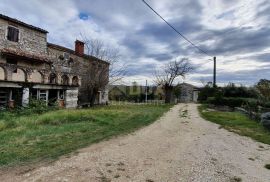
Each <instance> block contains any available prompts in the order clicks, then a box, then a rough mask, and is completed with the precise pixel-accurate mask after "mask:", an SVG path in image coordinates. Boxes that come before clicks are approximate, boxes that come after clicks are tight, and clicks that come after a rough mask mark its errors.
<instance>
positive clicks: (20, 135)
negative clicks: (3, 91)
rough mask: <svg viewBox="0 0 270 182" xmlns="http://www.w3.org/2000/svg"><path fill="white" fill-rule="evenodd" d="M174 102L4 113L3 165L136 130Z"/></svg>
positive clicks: (0, 125) (0, 123) (0, 135)
mask: <svg viewBox="0 0 270 182" xmlns="http://www.w3.org/2000/svg"><path fill="white" fill-rule="evenodd" d="M170 107H171V105H159V106H154V105H140V106H138V105H128V106H107V107H99V108H94V109H79V110H75V109H74V110H57V111H49V112H47V113H44V114H31V115H23V114H16V113H10V112H2V113H0V156H1V157H0V166H2V167H3V166H14V165H19V164H25V163H29V162H30V163H31V162H38V161H40V160H41V161H43V160H46V161H47V160H49V161H50V160H54V159H57V158H58V157H59V156H61V155H64V154H68V153H71V152H73V151H76V150H77V149H79V148H82V147H85V146H88V145H90V144H92V143H96V142H99V141H101V140H104V139H109V138H111V137H113V136H117V135H121V134H126V133H129V132H132V131H134V130H136V129H138V128H140V127H143V126H146V125H148V124H150V123H152V122H154V121H155V120H156V119H158V118H159V117H160V116H161V115H162V114H163V113H164V112H166V111H168V110H169V108H170Z"/></svg>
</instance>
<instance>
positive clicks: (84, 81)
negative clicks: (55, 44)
mask: <svg viewBox="0 0 270 182" xmlns="http://www.w3.org/2000/svg"><path fill="white" fill-rule="evenodd" d="M48 54H49V56H50V57H52V58H53V65H54V68H55V70H59V71H61V72H63V73H66V74H70V75H73V74H77V75H78V76H79V78H80V86H79V90H78V98H79V103H80V104H89V103H88V102H87V100H88V96H89V93H88V91H89V90H88V84H89V80H90V79H92V77H91V75H93V74H97V73H93V72H91V70H94V69H91V68H92V66H93V63H94V64H99V62H98V61H96V60H94V59H89V58H84V57H83V56H77V55H76V54H74V52H73V51H72V50H66V51H65V50H60V49H55V48H52V47H50V46H48ZM66 54H67V55H68V56H67V57H68V59H63V58H62V56H63V55H66ZM60 58H62V59H60ZM100 64H103V66H104V65H105V66H109V65H107V64H104V63H100ZM105 74H108V73H105ZM100 91H105V88H100ZM107 95H108V94H105V97H104V98H103V99H102V102H104V103H106V102H107V101H108V96H107ZM96 101H97V102H99V101H100V100H99V97H97V99H96ZM97 104H98V103H97Z"/></svg>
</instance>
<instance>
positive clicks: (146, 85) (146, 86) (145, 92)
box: [145, 80, 147, 103]
mask: <svg viewBox="0 0 270 182" xmlns="http://www.w3.org/2000/svg"><path fill="white" fill-rule="evenodd" d="M145 102H146V103H147V80H146V87H145Z"/></svg>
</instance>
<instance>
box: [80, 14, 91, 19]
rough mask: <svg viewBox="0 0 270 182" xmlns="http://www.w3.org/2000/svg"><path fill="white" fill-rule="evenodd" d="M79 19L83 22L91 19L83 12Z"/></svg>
mask: <svg viewBox="0 0 270 182" xmlns="http://www.w3.org/2000/svg"><path fill="white" fill-rule="evenodd" d="M79 17H80V19H81V20H88V19H89V15H88V14H87V13H84V12H81V13H80V14H79Z"/></svg>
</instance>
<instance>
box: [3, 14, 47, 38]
mask: <svg viewBox="0 0 270 182" xmlns="http://www.w3.org/2000/svg"><path fill="white" fill-rule="evenodd" d="M0 19H4V20H6V21H9V22H12V23H16V24H19V25H21V26H24V27H27V28H30V29H32V30H36V31H39V32H42V33H49V32H48V31H47V30H44V29H41V28H39V27H35V26H33V25H30V24H27V23H24V22H22V21H20V20H17V19H15V18H11V17H8V16H6V15H3V14H0Z"/></svg>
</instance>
